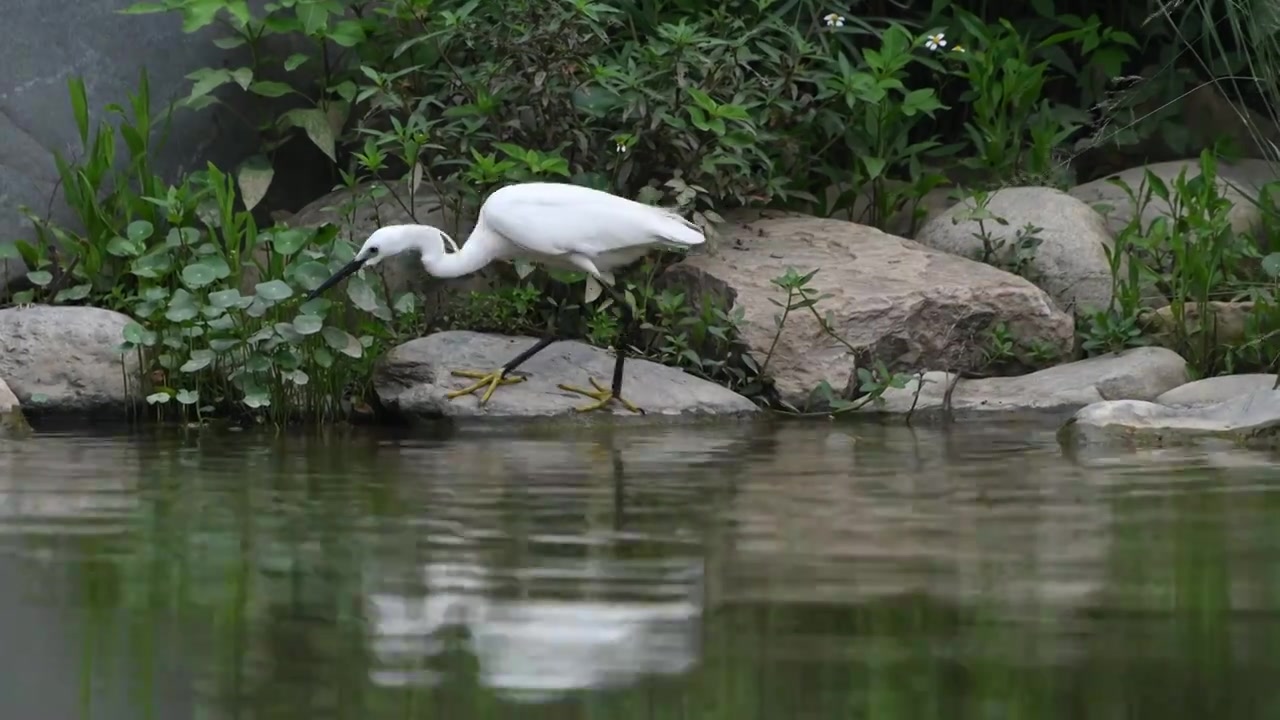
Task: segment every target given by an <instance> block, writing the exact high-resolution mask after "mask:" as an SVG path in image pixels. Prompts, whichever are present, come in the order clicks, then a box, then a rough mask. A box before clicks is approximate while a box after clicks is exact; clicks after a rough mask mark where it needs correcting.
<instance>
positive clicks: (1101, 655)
mask: <svg viewBox="0 0 1280 720" xmlns="http://www.w3.org/2000/svg"><path fill="white" fill-rule="evenodd" d="M1274 463H1275V457H1273V456H1270V455H1265V454H1249V453H1221V452H1219V453H1214V454H1208V453H1203V452H1200V453H1197V452H1184V451H1149V452H1141V453H1116V454H1112V455H1094V456H1090V457H1075V458H1067V457H1064V456H1063V454H1062V452H1061V451H1060V450H1059V448H1058V447H1057V445H1056V444H1055V442H1054V440H1053V435H1052V432H1051V430H1038V429H1034V428H1027V427H1019V428H1012V429H999V428H994V429H993V428H987V429H976V428H964V429H959V430H953V431H951V432H938V431H925V430H914V431H913V430H910V429H906V428H891V429H888V428H875V427H865V426H858V427H853V428H848V427H843V426H840V425H837V424H784V425H781V426H778V427H772V428H770V427H762V428H754V427H753V428H744V427H743V426H732V427H727V428H697V429H689V428H680V429H654V430H633V429H628V430H618V431H609V430H601V431H599V432H578V433H575V434H571V435H554V434H544V435H535V434H529V435H514V434H498V433H493V434H483V433H474V434H467V433H462V434H455V435H452V436H449V437H437V438H422V437H419V438H405V437H401V438H395V437H388V436H385V435H383V436H377V435H370V434H342V433H337V434H334V435H332V436H330V437H327V438H325V439H319V438H310V439H309V438H305V437H298V436H288V437H269V436H250V435H238V434H221V435H220V434H217V433H205V434H200V435H188V436H183V435H180V434H173V433H143V434H134V435H96V436H95V435H86V434H69V433H49V434H45V435H42V436H40V437H37V438H35V439H32V440H29V441H26V442H21V443H12V444H0V648H3V652H0V717H4V718H14V719H15V720H17V719H25V718H33V719H34V718H40V720H63V719H67V720H80V719H83V718H93V719H95V720H97V719H104V720H115V719H121V720H124V719H128V720H141V719H143V718H158V719H164V720H169V719H175V720H176V719H185V718H192V719H197V718H198V719H200V720H213V719H221V718H241V719H246V720H247V719H255V720H257V719H266V718H272V719H276V718H279V719H281V720H293V719H295V718H296V719H303V718H306V719H308V720H312V719H322V718H353V719H361V720H364V719H376V718H448V719H450V720H453V719H458V720H463V719H465V718H526V717H528V718H548V719H551V718H555V719H557V720H560V719H574V718H608V719H610V720H626V719H629V718H691V719H696V720H703V719H711V718H717V719H719V718H724V719H726V720H728V719H732V720H744V719H749V718H770V719H772V718H778V719H780V720H793V719H795V720H799V719H808V718H840V719H844V718H877V719H879V718H892V719H895V720H896V719H900V718H939V719H942V718H947V719H957V718H992V719H995V718H1008V719H1015V718H1029V719H1037V720H1038V719H1042V718H1089V719H1090V720H1093V719H1099V720H1106V719H1110V718H1169V719H1175V720H1176V719H1184V718H1185V719H1190V718H1196V719H1197V720H1199V719H1201V718H1210V717H1212V718H1226V717H1232V718H1235V717H1241V718H1243V717H1250V718H1255V717H1256V718H1262V717H1277V714H1278V713H1280V686H1277V685H1276V683H1275V679H1276V677H1277V676H1278V673H1280V652H1277V650H1276V648H1280V613H1277V609H1280V493H1276V492H1274V489H1275V488H1277V487H1280V475H1278V474H1277V473H1276V472H1275V470H1274V469H1275V467H1276V465H1275V464H1274Z"/></svg>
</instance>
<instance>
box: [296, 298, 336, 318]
mask: <svg viewBox="0 0 1280 720" xmlns="http://www.w3.org/2000/svg"><path fill="white" fill-rule="evenodd" d="M332 306H333V301H332V300H330V299H329V298H322V297H318V298H312V299H311V300H308V301H306V302H304V303H302V305H300V306H298V312H300V313H303V314H305V315H318V316H320V317H324V314H325V313H326V312H328V311H329V308H330V307H332Z"/></svg>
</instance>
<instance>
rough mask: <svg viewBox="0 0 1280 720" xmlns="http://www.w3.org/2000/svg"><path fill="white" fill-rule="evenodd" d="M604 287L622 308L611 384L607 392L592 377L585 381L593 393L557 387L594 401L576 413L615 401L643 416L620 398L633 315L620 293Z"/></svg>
mask: <svg viewBox="0 0 1280 720" xmlns="http://www.w3.org/2000/svg"><path fill="white" fill-rule="evenodd" d="M604 287H606V288H607V289H608V290H609V292H610V294H612V295H613V298H614V302H616V303H618V304H619V305H620V306H621V307H622V325H621V326H620V327H619V328H618V337H617V338H616V339H615V340H614V342H613V352H614V358H615V359H614V362H613V382H612V383H611V384H610V387H609V389H608V390H606V389H605V388H603V387H602V386H601V385H600V383H598V382H596V379H595V378H593V377H588V378H587V381H588V382H590V383H591V386H592V387H594V388H595V390H594V391H593V390H584V389H582V388H578V387H574V386H572V385H560V386H559V387H560V389H561V390H568V391H569V392H575V393H578V394H579V395H586V396H587V397H589V398H593V399H595V402H593V403H591V404H590V405H584V406H583V407H580V408H576V409H577V410H578V412H590V411H592V410H600V409H601V408H603V407H604V406H605V405H608V404H609V402H610V401H615V400H616V401H617V402H619V403H621V404H622V406H623V407H625V408H626V409H628V410H630V411H631V412H633V413H639V414H640V415H644V414H645V413H644V410H643V409H641V408H639V407H636V406H635V405H633V404H631V403H630V402H629V401H627V400H626V398H624V397H622V373H623V369H624V367H625V366H626V360H627V342H628V340H630V338H631V335H632V333H633V332H634V331H635V326H636V318H635V313H633V312H632V311H631V306H630V305H629V304H627V299H626V297H624V296H623V295H622V293H620V292H618V291H617V290H615V289H614V288H613V286H611V285H605V286H604Z"/></svg>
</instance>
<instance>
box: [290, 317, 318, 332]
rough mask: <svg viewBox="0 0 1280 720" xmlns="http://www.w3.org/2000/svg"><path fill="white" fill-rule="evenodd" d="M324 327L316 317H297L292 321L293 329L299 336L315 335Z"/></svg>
mask: <svg viewBox="0 0 1280 720" xmlns="http://www.w3.org/2000/svg"><path fill="white" fill-rule="evenodd" d="M323 327H324V320H323V319H321V318H320V317H319V316H317V315H299V316H298V317H296V318H294V319H293V329H294V330H296V331H297V332H298V334H299V335H315V334H316V333H318V332H320V329H321V328H323Z"/></svg>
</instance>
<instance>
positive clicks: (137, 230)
mask: <svg viewBox="0 0 1280 720" xmlns="http://www.w3.org/2000/svg"><path fill="white" fill-rule="evenodd" d="M155 231H156V229H155V226H154V225H152V224H151V223H150V222H148V221H146V220H134V221H133V222H131V223H129V227H128V229H127V230H125V233H126V234H127V235H128V236H129V239H130V240H132V241H134V242H135V243H142V242H143V241H144V240H146V239H147V238H149V237H151V233H154V232H155Z"/></svg>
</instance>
